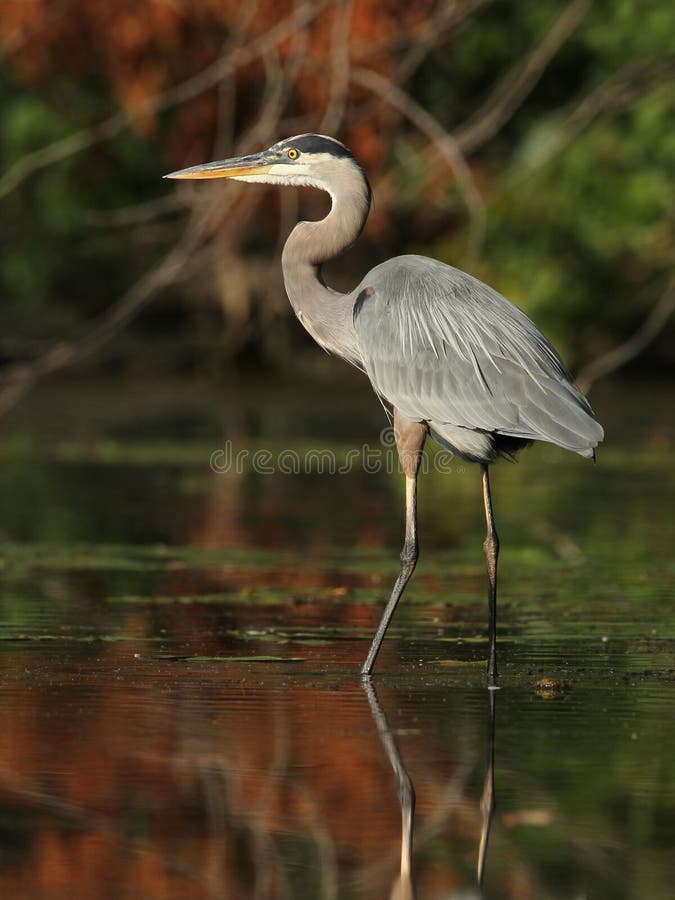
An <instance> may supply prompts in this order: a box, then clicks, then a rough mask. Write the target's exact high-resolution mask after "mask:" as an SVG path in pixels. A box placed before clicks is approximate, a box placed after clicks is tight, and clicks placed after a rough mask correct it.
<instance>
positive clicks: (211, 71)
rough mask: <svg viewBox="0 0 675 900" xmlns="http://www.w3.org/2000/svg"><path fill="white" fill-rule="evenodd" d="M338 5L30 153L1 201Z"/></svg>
mask: <svg viewBox="0 0 675 900" xmlns="http://www.w3.org/2000/svg"><path fill="white" fill-rule="evenodd" d="M335 2H336V0H319V2H307V3H304V4H303V5H302V6H299V7H298V8H297V9H296V10H295V11H294V12H293V13H291V15H290V16H287V17H286V18H285V19H283V20H282V21H281V22H279V23H278V24H277V25H275V26H274V27H273V28H270V30H269V31H267V32H265V34H263V35H262V36H261V37H259V38H257V39H256V40H254V41H252V42H251V43H250V44H249V45H248V46H246V47H242V48H241V49H239V50H236V51H234V52H233V53H227V54H226V55H225V56H221V57H220V58H219V59H217V60H216V61H215V62H213V63H211V65H209V66H207V67H206V68H205V69H202V71H201V72H198V73H197V74H196V75H193V76H192V77H190V78H188V79H186V80H185V81H183V82H181V83H180V84H177V85H174V86H173V87H171V88H168V90H166V91H163V92H162V93H160V94H154V95H153V96H151V97H148V98H146V99H145V100H144V101H143V102H142V103H140V104H139V105H138V106H137V107H136V109H134V110H133V111H127V110H120V111H119V112H117V113H115V114H114V115H113V116H111V117H110V118H108V119H105V120H104V121H103V122H100V123H98V124H97V125H93V126H91V127H90V128H84V129H82V130H81V131H76V132H74V133H73V134H70V135H68V136H67V137H65V138H61V139H60V140H58V141H54V142H53V143H51V144H47V145H46V146H44V147H41V148H40V149H39V150H34V151H33V152H32V153H27V154H26V155H25V156H23V157H22V158H21V159H19V160H17V162H15V163H14V165H13V166H11V167H10V168H9V169H8V170H7V172H5V174H4V175H3V176H2V178H0V198H2V197H5V196H6V195H7V194H9V193H10V192H11V191H12V190H14V189H15V188H16V187H18V185H19V184H21V182H23V181H25V179H26V178H28V177H29V176H30V175H32V174H33V173H35V172H37V171H39V170H40V169H44V168H45V167H46V166H49V165H52V164H53V163H55V162H59V161H61V160H63V159H67V158H68V157H69V156H73V155H74V154H75V153H79V152H80V151H82V150H86V149H87V148H88V147H93V146H94V145H96V144H100V143H102V142H103V141H107V140H109V139H110V138H113V137H115V135H117V134H119V133H120V132H121V131H123V130H124V129H125V128H128V127H129V125H131V124H132V123H133V122H136V121H138V120H140V119H143V118H146V117H147V116H151V115H154V114H156V113H158V112H161V111H163V110H166V109H170V108H172V107H174V106H179V105H180V104H182V103H186V102H187V101H188V100H192V98H193V97H196V96H198V95H199V94H201V93H203V92H204V91H206V90H208V89H209V88H211V87H213V86H214V85H217V84H218V83H219V82H220V81H221V80H222V79H223V78H226V77H228V76H230V75H232V74H233V73H234V72H235V71H236V70H237V69H239V68H241V67H242V66H244V65H247V64H248V63H250V62H253V61H254V60H256V59H257V58H258V57H260V56H261V55H264V54H265V53H267V52H268V51H269V50H270V49H272V48H274V47H276V46H277V45H278V44H279V43H280V42H282V41H284V40H286V39H287V38H288V37H290V36H291V35H293V34H294V33H295V32H296V31H297V30H298V29H301V28H304V27H305V26H306V25H308V24H309V23H310V22H312V21H313V20H314V19H316V18H318V16H320V15H321V14H322V13H323V12H324V10H325V9H327V8H328V7H329V6H331V5H333V4H334V3H335Z"/></svg>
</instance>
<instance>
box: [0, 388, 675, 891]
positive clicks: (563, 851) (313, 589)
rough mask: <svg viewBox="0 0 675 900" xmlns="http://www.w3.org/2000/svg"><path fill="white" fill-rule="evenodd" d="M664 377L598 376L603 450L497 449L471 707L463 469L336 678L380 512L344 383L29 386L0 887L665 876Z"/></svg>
mask: <svg viewBox="0 0 675 900" xmlns="http://www.w3.org/2000/svg"><path fill="white" fill-rule="evenodd" d="M140 387H142V390H140ZM671 398H672V390H671V388H670V387H669V386H658V385H653V384H650V385H642V386H633V387H630V386H625V385H618V384H617V385H613V386H609V387H607V388H604V389H603V390H601V391H599V392H598V394H597V397H594V398H593V400H594V404H595V406H596V408H597V409H598V411H599V413H600V414H601V417H602V419H603V422H604V424H605V425H606V426H607V432H608V442H607V444H606V445H604V446H603V447H602V448H601V452H600V453H599V456H598V464H597V465H596V466H593V465H592V464H590V463H588V462H587V461H584V460H582V459H580V458H578V457H575V456H573V455H571V454H566V453H564V452H563V451H560V450H558V449H557V448H553V447H546V446H538V447H535V448H533V449H532V450H531V451H528V452H527V453H524V454H523V455H522V457H521V462H519V463H518V464H517V465H511V464H508V463H504V464H500V465H499V466H497V467H496V468H495V470H494V475H493V483H494V495H495V497H494V499H495V506H496V515H497V522H498V527H499V531H500V536H501V540H502V556H501V560H500V565H501V582H500V591H501V598H500V622H499V626H500V652H501V660H500V662H501V673H502V677H501V689H500V690H499V691H497V692H496V694H494V695H492V698H493V700H494V705H493V706H492V704H491V702H490V694H489V692H488V691H487V690H486V689H485V677H484V661H485V653H486V614H485V577H484V569H483V559H482V551H481V542H482V539H483V528H484V525H483V519H482V508H481V502H480V484H479V473H478V471H477V470H476V469H475V468H473V467H470V466H465V465H462V464H458V463H457V461H452V462H451V463H450V464H449V465H445V468H446V469H447V471H445V472H441V471H439V468H443V466H441V465H440V463H439V461H436V460H435V458H434V457H433V456H430V458H429V462H428V468H429V471H428V473H427V474H425V475H424V476H423V478H422V482H421V491H420V529H421V541H422V556H421V560H420V564H419V567H418V569H417V572H416V573H415V576H414V580H413V582H411V585H410V587H409V591H408V593H407V594H406V597H405V600H404V601H403V603H402V607H401V609H400V610H399V611H398V612H397V616H396V619H395V621H394V628H393V633H392V635H391V638H389V639H388V640H387V642H386V644H385V647H384V649H383V651H382V653H381V658H380V659H379V660H378V669H377V677H376V678H375V679H373V688H374V693H369V691H368V690H367V689H366V688H364V686H363V684H362V683H361V681H360V679H359V678H358V674H357V673H358V668H359V666H360V664H361V662H362V659H363V657H364V656H365V652H366V650H367V647H368V641H369V639H370V636H371V635H372V631H373V629H374V627H375V624H376V622H377V619H378V615H379V610H380V608H381V605H382V603H383V601H384V599H385V595H386V594H387V591H388V588H389V586H390V584H391V582H392V580H393V578H394V576H395V572H396V564H397V554H398V552H399V542H400V539H401V533H402V505H403V489H402V484H401V480H402V479H401V478H400V476H399V475H398V474H396V473H394V472H389V471H388V468H389V463H388V456H387V453H388V443H387V441H388V437H387V434H386V433H385V434H384V436H383V438H382V440H383V441H384V443H381V442H380V439H379V433H380V430H381V429H382V428H383V426H385V425H386V421H383V417H382V413H381V410H379V408H378V407H377V404H376V402H375V401H374V400H373V399H372V398H371V397H370V395H369V393H368V392H367V391H365V390H364V389H363V386H362V383H361V382H360V380H358V381H357V380H354V381H353V382H352V381H351V380H349V379H348V380H347V381H345V382H342V383H339V384H336V385H334V386H323V387H322V389H321V390H320V391H318V392H313V393H310V392H308V391H307V390H306V389H304V390H298V388H297V386H293V385H290V386H287V385H283V384H279V385H269V384H250V385H249V384H239V385H232V387H231V388H229V389H227V390H223V391H220V392H217V391H215V390H213V389H207V388H205V387H203V386H195V385H189V384H176V383H171V384H169V383H164V384H158V385H154V386H150V387H149V386H147V385H143V386H139V385H134V384H126V385H118V386H115V388H114V389H110V388H106V387H105V386H89V387H88V389H87V390H84V389H82V388H81V387H77V386H68V385H66V386H63V387H53V388H50V389H45V390H43V391H41V392H39V393H37V394H35V395H34V396H33V397H32V398H31V399H30V400H29V402H27V403H26V404H24V406H23V407H22V408H21V409H20V410H18V411H17V412H16V414H15V415H14V416H13V418H12V419H11V420H10V422H9V423H8V427H7V429H6V432H5V437H4V439H3V442H2V445H1V447H0V452H1V454H2V468H1V470H0V484H1V487H2V498H3V501H2V511H1V512H0V538H1V540H2V545H1V547H0V558H1V563H2V575H3V579H2V587H1V589H0V638H1V640H0V654H1V655H0V667H1V668H0V702H1V704H2V705H1V708H2V710H3V726H4V727H3V728H2V732H1V733H0V891H1V892H2V894H3V896H20V897H26V898H31V897H41V898H42V897H45V898H52V897H53V898H60V897H66V896H68V897H73V896H76V897H78V898H80V897H82V898H87V897H110V898H127V897H129V898H132V897H133V898H137V897H144V898H154V897H162V898H164V897H176V898H185V897H194V898H202V897H204V898H212V897H219V898H220V897H223V898H234V900H237V898H287V897H288V898H324V897H325V898H380V897H381V898H388V897H393V896H396V897H398V898H403V897H406V896H410V893H406V890H408V891H409V890H410V889H411V882H412V883H414V889H415V891H416V896H417V897H418V898H430V900H431V898H450V897H456V898H460V897H463V898H467V897H471V896H475V897H479V896H484V897H486V898H488V897H489V898H535V897H536V898H565V900H580V898H599V900H612V898H652V900H660V898H666V897H668V898H670V897H672V896H673V888H672V886H673V884H674V883H675V863H674V862H673V852H672V850H673V843H674V837H675V762H674V761H673V753H672V747H673V746H674V745H675V724H674V722H673V714H672V711H673V700H674V699H675V655H674V652H673V651H674V649H675V615H674V606H673V585H674V582H675V564H674V563H673V559H672V546H673V528H672V513H671V507H672V501H673V497H674V494H675V492H674V491H673V480H674V477H675V476H673V470H672V464H671V459H672V447H673V437H674V434H673V422H672V421H665V422H664V421H663V413H662V410H663V409H672V399H671ZM671 418H672V417H671ZM228 448H229V450H230V451H231V457H230V459H231V461H232V464H231V465H230V466H229V468H227V470H226V471H223V469H224V468H226V467H225V466H224V465H222V461H223V459H224V458H225V457H223V456H222V455H221V456H219V457H217V460H216V462H217V461H218V460H220V463H221V465H220V466H219V465H217V464H216V465H214V463H213V460H214V453H217V452H220V453H221V454H222V453H225V452H226V451H228ZM242 451H246V453H245V454H243V453H242ZM256 453H258V454H259V455H258V457H255V454H256ZM261 453H264V454H266V455H265V456H260V454H261ZM237 454H240V455H239V456H238V457H237ZM284 454H286V455H285V456H284ZM331 454H332V456H331ZM378 454H379V455H378ZM293 459H297V460H298V461H299V468H296V469H294V467H293V466H292V465H291V466H290V470H291V471H290V473H289V472H286V471H284V467H283V466H282V465H281V462H282V461H283V460H286V462H288V461H289V460H293ZM330 459H333V460H334V466H333V469H334V471H333V470H331V466H330V464H329V460H330ZM234 460H238V462H237V464H236V465H235V464H234ZM261 460H262V463H261ZM378 461H379V468H378V466H377V465H375V463H376V462H378ZM437 463H438V464H437ZM286 468H288V467H286ZM341 468H342V469H343V470H344V471H342V472H339V470H340V469H341ZM214 469H215V470H214ZM491 759H493V761H494V763H493V766H491V765H490V760H491ZM407 779H409V781H410V782H411V783H412V785H413V787H414V791H415V794H416V799H417V803H416V810H415V817H414V836H413V854H412V875H411V881H410V880H408V879H406V878H403V879H401V853H402V847H403V860H404V868H405V865H406V847H407V841H408V839H409V837H410V836H409V835H406V833H405V832H406V828H405V826H406V822H407V812H409V808H407V805H408V807H409V803H410V795H409V794H407V793H406V785H407V783H408V781H407ZM492 786H493V790H492V789H491V788H492ZM491 800H494V812H491V807H492V803H491V802H490V801H491ZM402 804H403V809H402ZM481 846H482V847H483V849H485V847H487V850H486V852H485V854H484V866H483V888H482V891H483V893H482V894H480V893H479V892H478V887H477V880H478V879H477V868H478V863H479V857H481V853H480V849H481ZM396 892H398V893H396Z"/></svg>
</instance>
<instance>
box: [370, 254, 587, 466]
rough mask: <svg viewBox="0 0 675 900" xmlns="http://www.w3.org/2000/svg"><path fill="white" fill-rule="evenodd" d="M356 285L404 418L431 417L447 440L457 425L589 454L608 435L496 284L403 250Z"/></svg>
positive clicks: (380, 378)
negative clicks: (491, 286)
mask: <svg viewBox="0 0 675 900" xmlns="http://www.w3.org/2000/svg"><path fill="white" fill-rule="evenodd" d="M358 291H359V293H358V299H357V301H356V303H355V305H354V328H355V331H356V335H357V340H358V345H359V350H360V352H361V356H362V360H363V365H364V368H365V370H366V373H367V374H368V377H369V378H370V380H371V382H372V384H373V386H374V388H375V390H376V391H377V392H378V394H380V395H381V396H382V397H384V398H385V399H386V400H388V401H389V402H390V403H391V404H392V405H393V406H395V407H396V408H397V409H398V410H399V412H401V413H402V414H403V415H404V416H405V417H406V418H409V419H412V420H414V421H421V420H424V421H427V422H429V423H430V424H431V426H432V430H435V431H436V432H438V433H439V434H440V435H441V437H443V436H444V434H445V435H446V436H447V437H448V441H449V442H450V443H453V441H452V440H451V438H450V436H449V435H450V434H451V433H454V432H453V429H464V430H471V431H474V432H478V433H481V432H483V433H485V432H487V433H490V432H492V433H496V434H502V435H506V436H509V437H515V438H519V439H522V440H525V441H527V440H543V441H551V442H552V443H555V444H559V445H560V446H562V447H565V448H567V449H569V450H574V451H576V452H577V453H582V454H583V455H587V456H590V455H591V454H592V448H593V447H594V446H595V445H596V444H597V443H598V441H600V440H602V436H603V432H602V428H601V427H600V425H599V424H598V423H597V422H596V421H595V419H594V418H593V411H592V410H591V408H590V406H589V404H588V402H587V401H586V399H585V398H584V397H583V396H582V395H581V394H580V393H579V391H577V389H576V388H575V387H574V386H573V385H572V383H571V380H570V375H569V373H568V371H567V369H566V368H565V366H564V364H563V362H562V361H561V359H560V357H559V356H558V354H557V353H556V352H555V350H554V349H553V347H552V346H551V344H550V343H549V342H548V341H547V340H546V338H545V337H544V336H543V335H542V334H541V332H540V331H539V330H538V329H537V327H536V326H535V325H534V323H533V322H531V321H530V319H528V317H527V316H526V315H525V313H523V312H522V311H521V310H519V309H518V308H517V307H516V306H514V305H513V304H512V303H510V302H509V301H508V300H506V299H505V298H504V297H502V296H501V295H500V294H498V293H497V292H496V291H494V290H493V289H492V288H490V287H488V286H487V285H485V284H483V283H482V282H480V281H478V280H477V279H475V278H473V277H472V276H470V275H467V274H466V273H465V272H461V271H460V270H458V269H454V268H452V267H451V266H447V265H444V264H443V263H440V262H437V261H436V260H432V259H427V258H426V257H420V256H402V257H397V258H396V259H392V260H389V261H388V262H387V263H384V264H382V265H381V266H377V267H376V268H375V269H373V270H372V271H371V272H370V273H369V274H368V276H367V277H366V278H365V279H364V281H363V283H362V285H361V286H360V288H359V289H358ZM444 426H447V427H444ZM467 452H468V451H467ZM493 455H494V454H493Z"/></svg>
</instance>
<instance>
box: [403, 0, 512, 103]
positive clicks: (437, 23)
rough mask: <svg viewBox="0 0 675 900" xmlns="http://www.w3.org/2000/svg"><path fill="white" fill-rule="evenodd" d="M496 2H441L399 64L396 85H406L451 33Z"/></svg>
mask: <svg viewBox="0 0 675 900" xmlns="http://www.w3.org/2000/svg"><path fill="white" fill-rule="evenodd" d="M494 2H495V0H464V2H461V0H450V2H448V0H441V2H440V3H439V5H438V9H437V10H436V11H435V12H434V14H433V15H432V16H431V17H430V18H429V20H428V21H427V23H426V24H425V26H424V30H423V32H422V33H421V34H419V35H417V37H416V38H415V40H414V41H413V42H412V45H411V47H410V49H409V50H408V51H407V53H406V54H405V56H404V57H403V59H402V60H401V62H400V63H399V65H398V67H397V69H396V75H395V76H394V81H395V82H396V84H399V85H400V84H405V83H406V82H407V81H408V80H409V79H410V77H411V76H412V75H413V74H414V73H415V72H416V71H417V69H418V68H419V67H420V66H421V65H422V63H423V62H424V60H425V59H426V58H427V56H428V55H429V53H431V51H432V50H433V49H434V48H435V47H437V46H438V44H439V43H440V42H441V41H442V40H443V39H444V38H445V37H446V36H447V34H448V32H449V31H451V30H452V29H453V28H457V27H458V26H459V25H461V24H462V23H463V22H465V21H466V19H468V18H470V16H472V15H473V14H474V13H475V12H477V11H478V10H479V9H482V8H483V7H484V6H490V5H491V4H492V3H494Z"/></svg>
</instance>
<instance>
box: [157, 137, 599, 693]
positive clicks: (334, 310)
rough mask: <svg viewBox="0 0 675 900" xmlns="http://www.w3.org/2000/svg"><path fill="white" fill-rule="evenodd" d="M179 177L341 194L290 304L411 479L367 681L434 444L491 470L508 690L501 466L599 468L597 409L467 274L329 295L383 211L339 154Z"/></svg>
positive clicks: (268, 157) (291, 260)
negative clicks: (381, 408)
mask: <svg viewBox="0 0 675 900" xmlns="http://www.w3.org/2000/svg"><path fill="white" fill-rule="evenodd" d="M166 177H167V178H234V179H237V180H238V181H251V182H264V183H267V184H280V185H308V186H310V187H316V188H319V189H321V190H323V191H327V192H328V193H329V194H330V196H331V200H332V205H331V210H330V212H329V214H328V215H327V216H326V217H325V218H324V219H321V220H320V221H318V222H300V223H298V224H297V225H296V226H295V228H294V229H293V231H292V232H291V234H290V236H289V238H288V240H287V241H286V245H285V246H284V250H283V254H282V260H281V262H282V267H283V273H284V282H285V284H286V292H287V293H288V297H289V300H290V301H291V305H292V306H293V309H294V310H295V314H296V316H297V317H298V319H299V320H300V322H301V323H302V324H303V325H304V327H305V328H306V329H307V331H308V332H309V333H310V334H311V335H312V337H313V338H314V340H315V341H317V343H318V344H320V345H321V346H322V347H323V348H324V349H325V350H327V351H329V352H330V353H337V354H338V355H339V356H342V357H344V358H345V359H346V360H348V361H349V362H351V363H353V364H355V365H356V366H358V367H359V368H361V369H362V370H363V371H364V372H365V373H366V375H367V376H368V378H369V379H370V382H371V384H372V386H373V388H374V389H375V392H376V393H377V394H378V395H379V397H380V398H381V399H382V400H384V401H385V403H387V404H389V405H390V406H391V408H392V410H393V420H394V434H395V439H396V447H397V450H398V454H399V457H400V460H401V466H402V468H403V471H404V473H405V476H406V517H405V542H404V544H403V551H402V553H401V564H400V570H399V574H398V577H397V579H396V582H395V584H394V588H393V590H392V593H391V596H390V598H389V601H388V602H387V604H386V607H385V609H384V612H383V615H382V619H381V621H380V624H379V626H378V628H377V631H376V633H375V637H374V638H373V641H372V644H371V646H370V650H369V652H368V655H367V657H366V660H365V662H364V664H363V667H362V669H361V673H362V675H370V674H371V672H372V670H373V665H374V663H375V658H376V657H377V654H378V651H379V649H380V646H381V644H382V640H383V638H384V635H385V633H386V631H387V627H388V626H389V623H390V621H391V618H392V616H393V614H394V610H395V609H396V605H397V604H398V601H399V599H400V597H401V594H402V593H403V591H404V589H405V586H406V584H407V583H408V580H409V579H410V576H411V575H412V573H413V570H414V568H415V565H416V563H417V557H418V542H417V473H418V469H419V465H420V459H421V453H422V449H423V447H424V442H425V439H426V437H427V435H428V434H430V435H431V436H432V437H433V438H435V439H436V441H438V443H439V444H441V445H442V446H443V447H444V448H445V449H446V450H449V451H450V452H451V453H453V454H455V455H456V456H459V457H461V458H462V459H464V460H467V461H468V462H475V463H479V464H480V466H481V469H482V481H483V502H484V506H485V519H486V524H487V536H486V538H485V542H484V544H483V547H484V551H485V557H486V561H487V574H488V614H489V616H488V617H489V645H490V646H489V657H488V680H489V682H490V683H491V684H494V683H495V681H496V678H497V647H496V641H497V557H498V554H499V540H498V537H497V530H496V528H495V522H494V516H493V512H492V500H491V496H490V479H489V474H488V466H489V464H490V463H492V462H494V461H495V459H496V458H497V457H498V456H500V455H504V456H509V457H511V456H513V455H514V454H515V453H516V452H517V451H518V450H520V449H521V448H522V447H525V446H526V445H528V444H530V443H531V442H532V441H535V440H538V441H550V442H551V443H553V444H558V445H559V446H560V447H564V448H565V449H567V450H573V451H574V452H575V453H579V454H580V455H581V456H586V457H593V456H594V450H593V448H594V447H595V446H597V444H598V442H599V441H601V440H602V438H603V431H602V428H601V426H600V425H599V424H598V422H597V421H596V420H595V418H594V415H593V410H592V409H591V407H590V406H589V404H588V402H587V400H586V398H585V397H584V396H583V395H582V394H581V393H580V392H579V391H578V390H577V389H576V388H575V387H574V385H573V384H572V381H571V378H570V374H569V372H568V371H567V369H566V367H565V365H564V363H563V362H562V360H561V359H560V357H559V356H558V354H557V353H556V351H555V350H554V349H553V347H552V346H551V344H550V343H549V342H548V341H547V340H546V338H545V337H544V336H543V334H541V332H540V331H539V330H538V328H537V327H536V326H535V325H534V323H533V322H532V321H531V320H530V319H528V317H527V316H526V315H525V313H523V312H522V311H521V310H520V309H518V308H517V307H516V306H514V305H513V304H512V303H510V302H509V301H508V300H506V299H505V298H504V297H502V296H501V295H500V294H498V293H497V292H496V291H495V290H493V289H492V288H490V287H488V286H487V285H485V284H483V283H482V282H480V281H478V280H477V279H476V278H473V277H472V276H471V275H467V273H466V272H462V271H460V270H459V269H455V268H453V267H452V266H448V265H445V264H444V263H441V262H438V261H437V260H434V259H428V258H427V257H424V256H397V257H395V258H394V259H390V260H387V262H384V263H381V264H380V265H378V266H375V268H374V269H371V271H370V272H368V274H367V275H366V276H365V278H363V279H362V281H361V283H360V284H359V285H358V287H356V288H354V290H353V291H351V292H350V293H348V294H340V293H338V292H337V291H334V290H332V289H331V288H329V287H328V286H327V285H326V284H325V282H324V280H323V278H322V275H321V265H322V263H324V262H325V261H326V260H328V259H331V258H332V257H334V256H336V255H337V254H339V253H341V252H342V251H343V250H345V249H346V248H347V247H349V246H350V245H351V244H352V243H353V242H354V241H355V240H356V238H357V237H358V236H359V234H360V233H361V230H362V228H363V226H364V224H365V221H366V219H367V217H368V213H369V211H370V202H371V191H370V185H369V183H368V179H367V178H366V175H365V173H364V171H363V169H362V167H361V165H360V164H359V162H358V161H357V160H356V159H355V157H354V156H353V155H352V153H351V152H350V151H349V150H348V149H347V148H346V147H345V146H344V144H341V143H340V142H339V141H337V140H335V139H334V138H331V137H325V136H323V135H318V134H301V135H297V136H296V137H292V138H288V139H287V140H283V141H279V142H278V143H276V144H274V145H273V146H272V147H270V148H269V149H268V150H264V151H262V152H261V153H255V154H253V155H252V156H240V157H237V158H235V159H227V160H221V161H218V162H211V163H206V164H205V165H199V166H192V167H191V168H189V169H182V170H181V171H179V172H172V173H171V174H170V175H167V176H166Z"/></svg>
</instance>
